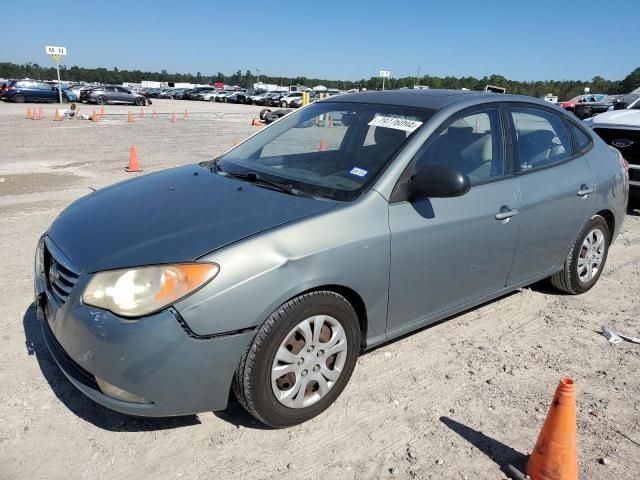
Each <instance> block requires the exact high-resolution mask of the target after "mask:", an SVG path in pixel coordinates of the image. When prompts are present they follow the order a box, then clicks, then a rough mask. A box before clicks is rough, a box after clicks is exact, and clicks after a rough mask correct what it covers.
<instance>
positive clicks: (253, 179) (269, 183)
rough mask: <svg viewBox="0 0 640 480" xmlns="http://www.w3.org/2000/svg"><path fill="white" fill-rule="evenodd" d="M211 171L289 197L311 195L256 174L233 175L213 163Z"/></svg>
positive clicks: (287, 184)
mask: <svg viewBox="0 0 640 480" xmlns="http://www.w3.org/2000/svg"><path fill="white" fill-rule="evenodd" d="M212 167H213V169H214V170H215V171H216V173H217V172H223V174H224V175H227V176H230V177H233V178H238V179H240V180H246V181H247V182H250V183H253V184H255V185H258V186H260V185H263V186H265V187H269V188H273V189H275V190H278V191H279V192H283V193H288V194H289V195H295V196H296V197H310V196H311V195H309V194H307V193H305V192H302V191H300V190H298V189H297V188H294V186H293V185H291V184H289V183H285V182H278V181H277V180H269V179H268V178H262V177H261V176H260V175H258V174H257V173H256V172H248V173H233V172H227V171H223V170H222V169H221V168H220V165H218V163H217V162H216V163H214V164H213V165H212Z"/></svg>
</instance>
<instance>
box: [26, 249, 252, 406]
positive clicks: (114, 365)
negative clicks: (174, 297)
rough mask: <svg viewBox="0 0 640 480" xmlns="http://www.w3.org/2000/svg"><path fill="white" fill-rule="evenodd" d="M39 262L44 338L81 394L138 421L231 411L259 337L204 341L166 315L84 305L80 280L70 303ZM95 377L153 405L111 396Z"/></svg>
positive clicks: (246, 334) (171, 312)
mask: <svg viewBox="0 0 640 480" xmlns="http://www.w3.org/2000/svg"><path fill="white" fill-rule="evenodd" d="M38 258H39V255H36V278H35V293H36V306H37V310H38V318H39V319H40V320H41V321H42V328H43V333H44V338H45V341H46V343H47V346H48V348H49V351H50V352H51V354H52V356H53V358H54V359H55V361H56V363H57V364H58V366H59V367H60V368H61V370H62V371H63V372H64V374H65V375H66V376H67V378H68V379H69V380H70V381H71V383H73V384H74V385H75V386H76V387H77V388H78V389H79V390H80V391H81V392H83V393H84V394H85V395H87V396H88V397H89V398H91V399H92V400H94V401H96V402H97V403H100V404H102V405H104V406H105V407H108V408H110V409H113V410H116V411H119V412H122V413H127V414H131V415H139V416H152V417H160V416H173V415H188V414H193V413H198V412H204V411H212V410H222V409H224V408H226V406H227V401H228V397H229V391H230V387H231V381H232V378H233V373H234V372H235V369H236V368H237V366H238V362H239V360H240V356H241V355H242V353H243V352H244V351H245V349H246V348H247V346H248V345H249V342H250V341H251V339H252V338H253V335H254V332H253V331H248V332H246V331H245V332H242V333H237V334H232V335H227V336H224V335H219V336H217V337H216V338H211V339H206V340H201V339H195V338H192V337H190V336H189V335H188V333H187V331H185V329H184V328H183V327H182V326H181V325H180V323H179V322H178V320H177V319H176V315H178V314H177V312H175V310H173V309H167V310H164V311H162V312H159V313H157V314H154V315H150V316H148V317H145V318H143V319H140V320H137V321H131V320H125V319H122V318H120V317H118V316H116V315H114V314H112V313H110V312H108V311H105V310H101V309H98V308H94V307H90V306H87V305H84V304H83V303H82V301H81V295H80V293H78V292H82V291H83V289H84V286H85V285H86V283H87V282H88V280H89V278H88V277H89V276H88V275H81V276H80V278H79V280H78V282H77V284H76V285H75V287H74V288H73V290H72V292H71V294H70V295H69V298H68V299H67V300H66V301H65V302H64V303H62V304H61V303H60V301H59V300H58V299H57V298H56V297H55V296H54V295H53V294H52V293H51V292H50V291H49V287H48V283H47V280H46V278H45V277H44V275H43V271H44V270H43V266H42V265H39V263H40V262H39V261H38ZM96 377H98V378H101V379H103V380H105V381H106V382H108V383H110V384H112V385H115V386H117V387H119V388H121V389H122V390H125V391H127V392H130V393H133V394H134V395H137V396H139V397H142V398H144V399H147V400H148V402H149V403H130V402H123V401H120V400H116V399H114V398H111V397H108V396H106V395H104V394H103V393H102V392H101V391H100V389H99V387H98V385H97V383H96V380H95V379H96Z"/></svg>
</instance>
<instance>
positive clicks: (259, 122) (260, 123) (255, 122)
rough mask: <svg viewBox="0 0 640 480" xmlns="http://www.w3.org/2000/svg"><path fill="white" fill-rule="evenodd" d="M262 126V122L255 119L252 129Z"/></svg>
mask: <svg viewBox="0 0 640 480" xmlns="http://www.w3.org/2000/svg"><path fill="white" fill-rule="evenodd" d="M262 125H264V123H262V122H261V121H260V120H256V119H255V118H254V119H252V120H251V126H252V127H261V126H262Z"/></svg>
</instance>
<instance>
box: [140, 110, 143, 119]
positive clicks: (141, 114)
mask: <svg viewBox="0 0 640 480" xmlns="http://www.w3.org/2000/svg"><path fill="white" fill-rule="evenodd" d="M140 118H144V109H142V108H141V109H140Z"/></svg>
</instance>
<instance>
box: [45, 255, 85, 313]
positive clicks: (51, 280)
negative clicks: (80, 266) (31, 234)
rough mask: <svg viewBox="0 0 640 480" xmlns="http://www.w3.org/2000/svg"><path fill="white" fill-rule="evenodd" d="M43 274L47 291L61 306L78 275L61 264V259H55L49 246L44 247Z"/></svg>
mask: <svg viewBox="0 0 640 480" xmlns="http://www.w3.org/2000/svg"><path fill="white" fill-rule="evenodd" d="M44 274H45V278H46V279H47V285H48V287H49V291H50V292H51V293H52V294H53V296H54V297H56V300H58V302H59V303H60V304H61V305H62V304H64V303H65V302H66V301H67V298H69V294H70V293H71V290H73V287H74V286H75V284H76V282H77V281H78V274H77V273H75V272H74V271H73V270H72V269H71V268H69V266H68V264H67V266H65V265H63V264H62V259H60V258H56V257H55V256H54V254H53V252H52V250H51V248H50V246H49V245H47V243H46V242H45V247H44Z"/></svg>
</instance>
